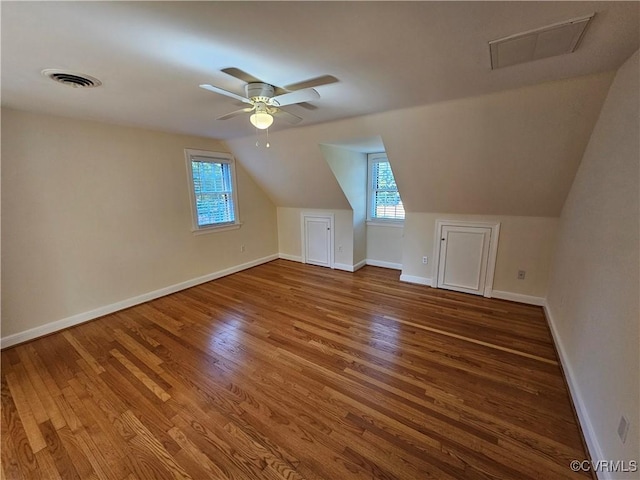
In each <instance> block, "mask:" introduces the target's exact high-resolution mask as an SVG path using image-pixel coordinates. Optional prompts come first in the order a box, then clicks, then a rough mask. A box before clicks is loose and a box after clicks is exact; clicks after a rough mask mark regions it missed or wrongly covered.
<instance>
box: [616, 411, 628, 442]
mask: <svg viewBox="0 0 640 480" xmlns="http://www.w3.org/2000/svg"><path fill="white" fill-rule="evenodd" d="M628 432H629V420H627V417H625V416H624V415H622V417H620V423H619V424H618V436H619V437H620V440H622V443H624V442H626V441H627V433H628Z"/></svg>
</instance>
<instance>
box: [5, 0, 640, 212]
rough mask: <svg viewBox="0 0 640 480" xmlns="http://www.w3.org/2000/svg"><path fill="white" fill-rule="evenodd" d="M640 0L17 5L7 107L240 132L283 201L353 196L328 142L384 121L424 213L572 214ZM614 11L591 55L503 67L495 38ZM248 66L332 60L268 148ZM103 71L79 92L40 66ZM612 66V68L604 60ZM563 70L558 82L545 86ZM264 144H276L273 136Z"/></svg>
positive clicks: (590, 39)
mask: <svg viewBox="0 0 640 480" xmlns="http://www.w3.org/2000/svg"><path fill="white" fill-rule="evenodd" d="M639 10H640V9H639V4H638V3H637V2H607V1H604V2H581V1H576V2H553V1H552V2H464V1H462V2H420V1H417V2H377V1H373V2H269V1H260V2H242V1H238V2H236V1H232V2H153V1H150V2H126V1H125V2H57V1H52V2H3V3H2V16H1V19H0V21H1V22H2V23H1V26H2V28H1V30H0V33H1V35H2V37H1V40H2V41H1V48H2V56H1V61H2V65H1V66H2V68H1V75H2V76H1V87H2V96H1V100H2V105H3V106H7V107H10V108H16V109H22V110H27V111H34V112H43V113H50V114H55V115H62V116H70V117H79V118H89V119H93V120H99V121H104V122H109V123H117V124H124V125H134V126H140V127H146V128H152V129H157V130H163V131H170V132H179V133H187V134H192V135H201V136H207V137H213V138H219V139H225V140H228V141H229V145H230V146H231V148H232V149H233V151H234V153H235V154H236V156H237V158H238V159H239V160H240V161H241V162H242V163H243V164H244V165H245V167H246V168H247V169H248V170H249V171H250V173H251V174H252V175H253V177H254V179H255V180H256V181H257V182H258V183H259V184H260V185H261V186H262V187H263V188H264V189H265V191H266V192H267V193H268V194H269V195H270V196H271V198H272V199H273V201H274V202H275V204H276V205H278V206H291V207H304V208H335V209H342V208H349V202H348V201H347V199H346V198H345V196H344V194H343V193H342V190H341V189H340V187H339V185H338V182H337V181H336V179H335V177H334V176H333V174H332V172H331V169H330V168H329V167H328V165H327V163H326V162H325V161H324V158H323V156H322V154H321V151H320V147H319V145H320V144H336V145H348V144H352V143H354V141H355V140H357V139H363V138H370V137H375V136H378V135H379V136H380V137H381V138H382V140H383V142H384V144H385V146H386V147H387V152H388V154H389V158H390V160H391V162H392V165H393V170H394V172H395V175H396V177H397V181H398V185H399V187H400V191H401V195H402V197H403V201H404V202H405V206H406V208H407V210H408V211H423V212H436V211H437V212H454V213H458V212H459V213H484V214H499V213H503V214H512V215H541V216H544V215H551V216H554V215H558V213H559V211H560V209H561V207H562V203H563V201H564V198H565V196H566V194H567V191H568V188H569V186H570V183H571V181H572V178H573V175H574V173H575V171H576V167H577V165H578V163H579V161H580V157H581V154H582V151H583V149H584V146H585V145H586V142H587V139H588V136H589V133H590V131H591V128H592V126H593V124H594V122H595V118H596V116H597V113H598V111H599V108H600V105H601V103H602V99H603V98H604V95H605V93H606V89H607V87H608V85H609V82H610V79H611V73H606V72H613V71H614V70H615V69H617V68H618V67H619V66H620V65H621V64H622V63H623V62H624V61H625V60H626V59H627V58H628V57H629V56H630V55H631V54H632V53H633V52H634V51H636V50H637V49H638V45H639V42H640V29H639V28H638V27H639ZM593 12H595V13H596V16H595V18H594V20H593V24H592V25H591V26H590V27H589V29H588V31H587V34H586V36H585V37H584V39H583V41H582V43H581V45H580V47H579V48H578V50H577V51H576V52H575V53H572V54H568V55H563V56H558V57H553V58H547V59H542V60H538V61H535V62H530V63H525V64H520V65H516V66H513V67H508V68H502V69H498V70H494V71H492V70H491V69H490V58H489V50H488V44H487V42H488V41H490V40H494V39H497V38H500V37H503V36H507V35H511V34H514V33H518V32H522V31H525V30H530V29H534V28H538V27H542V26H545V25H549V24H552V23H555V22H559V21H563V20H568V19H571V18H575V17H578V16H581V15H585V14H589V13H593ZM226 67H237V68H240V69H242V70H245V71H247V72H249V73H251V74H252V75H254V76H256V77H259V78H261V79H263V80H265V81H268V82H270V83H273V84H276V85H286V84H289V83H295V82H298V81H301V80H305V79H309V78H313V77H317V76H319V75H324V74H329V75H333V76H335V77H336V78H337V79H338V80H339V82H337V83H334V84H331V85H325V86H321V87H318V91H319V93H320V95H321V98H320V99H319V100H317V101H315V102H314V105H315V106H316V107H317V108H316V109H314V110H306V109H303V108H302V107H300V106H291V107H290V109H291V111H292V112H293V113H296V114H298V115H300V116H302V117H303V119H304V120H303V122H302V123H301V124H300V125H301V126H298V127H290V126H288V125H286V124H284V123H283V122H281V121H276V123H275V124H274V126H273V127H272V128H271V129H270V134H271V145H272V146H271V148H270V149H268V150H266V149H264V148H256V147H255V141H256V138H255V133H254V130H253V129H252V128H251V127H250V124H249V122H248V120H247V118H246V117H236V118H234V119H232V120H226V121H218V120H216V117H218V116H220V115H223V114H225V113H227V112H229V111H231V110H235V109H236V108H238V107H237V106H236V105H235V104H234V101H233V100H231V99H229V98H228V97H225V96H222V95H217V94H214V93H211V92H207V91H204V90H202V89H199V88H198V85H199V84H201V83H214V84H217V85H219V86H221V87H223V88H226V89H228V90H231V91H234V92H237V93H242V89H243V86H244V84H243V82H241V81H240V80H238V79H236V78H233V77H231V76H229V75H226V74H224V73H222V72H221V69H223V68H226ZM45 68H63V69H69V70H73V71H78V72H81V73H87V74H90V75H93V76H95V77H97V78H99V79H100V80H101V81H102V82H103V86H102V87H100V88H96V89H73V88H69V87H66V86H63V85H60V84H56V83H54V82H52V81H50V80H49V79H47V78H45V77H44V76H43V75H41V74H40V72H41V70H42V69H45ZM603 72H605V73H603ZM545 82H546V83H545ZM261 141H263V142H264V141H265V140H264V139H261Z"/></svg>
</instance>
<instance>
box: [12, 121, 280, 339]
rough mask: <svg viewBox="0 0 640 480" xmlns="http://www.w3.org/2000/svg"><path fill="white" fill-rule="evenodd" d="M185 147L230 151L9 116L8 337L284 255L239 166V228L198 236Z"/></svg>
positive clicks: (260, 199) (173, 138) (271, 215)
mask: <svg viewBox="0 0 640 480" xmlns="http://www.w3.org/2000/svg"><path fill="white" fill-rule="evenodd" d="M187 147H189V148H197V149H203V150H213V151H228V150H227V148H226V147H225V145H224V144H222V143H220V142H217V141H215V140H211V139H205V138H198V137H189V136H182V135H174V134H167V133H160V132H155V131H149V130H142V129H137V128H127V127H120V126H113V125H107V124H103V123H96V122H90V121H80V120H71V119H66V118H61V117H53V116H46V115H38V114H31V113H25V112H21V111H14V110H9V109H3V111H2V160H3V165H2V168H3V169H2V286H3V288H2V336H3V338H4V337H6V336H7V335H11V334H16V333H19V332H23V331H25V330H28V329H31V328H35V327H40V326H42V325H45V324H48V323H50V322H54V321H57V320H62V319H65V318H67V317H70V316H73V315H76V314H80V313H84V312H87V311H90V310H93V309H97V308H100V307H103V306H105V305H109V304H112V303H115V302H120V301H123V300H125V299H129V298H131V297H135V296H138V295H142V294H145V293H148V292H151V291H154V290H157V289H161V288H164V287H167V286H170V285H174V284H177V283H180V282H184V281H187V280H190V279H194V278H196V277H199V276H202V275H206V274H211V273H213V272H216V271H219V270H223V269H225V268H229V267H233V266H237V265H240V264H243V263H246V262H250V261H252V260H255V259H259V258H262V257H265V256H268V255H273V254H276V253H277V251H278V250H277V248H278V245H277V231H276V210H275V207H274V206H273V204H272V203H271V201H270V200H269V198H268V197H267V196H266V195H265V194H264V193H263V192H262V190H260V189H259V188H258V187H257V186H256V184H255V183H254V182H253V181H252V179H251V178H250V177H249V176H248V175H247V173H246V171H245V170H244V168H242V165H241V164H238V165H237V175H238V193H239V200H238V201H239V206H240V219H241V221H242V222H243V225H242V227H241V228H240V229H237V230H232V231H227V232H219V233H213V234H207V235H197V236H194V235H193V234H192V233H191V213H190V206H189V195H188V190H187V177H186V168H185V160H184V149H185V148H187ZM241 244H244V245H245V246H246V251H245V252H240V248H239V246H240V245H241Z"/></svg>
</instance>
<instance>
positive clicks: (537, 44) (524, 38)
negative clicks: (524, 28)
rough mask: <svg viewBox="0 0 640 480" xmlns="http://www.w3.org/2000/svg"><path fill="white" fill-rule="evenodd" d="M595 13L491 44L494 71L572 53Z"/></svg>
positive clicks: (493, 41) (518, 34) (501, 39)
mask: <svg viewBox="0 0 640 480" xmlns="http://www.w3.org/2000/svg"><path fill="white" fill-rule="evenodd" d="M594 15H595V13H592V14H591V15H585V16H584V17H580V18H574V19H573V20H567V21H564V22H560V23H554V24H553V25H549V26H547V27H542V28H537V29H535V30H529V31H528V32H523V33H516V34H515V35H509V36H508V37H504V38H500V39H498V40H492V41H490V42H489V49H490V51H491V69H492V70H495V69H496V68H502V67H508V66H509V65H516V64H518V63H523V62H531V61H533V60H539V59H541V58H547V57H554V56H556V55H564V54H565V53H571V52H573V51H575V49H576V48H578V45H579V44H580V40H582V37H583V36H584V32H585V31H586V29H587V26H588V25H589V22H590V21H591V19H592V18H593V16H594Z"/></svg>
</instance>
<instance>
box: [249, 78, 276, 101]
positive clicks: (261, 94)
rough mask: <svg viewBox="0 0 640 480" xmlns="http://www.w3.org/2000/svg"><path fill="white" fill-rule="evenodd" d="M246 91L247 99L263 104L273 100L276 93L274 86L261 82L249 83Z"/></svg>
mask: <svg viewBox="0 0 640 480" xmlns="http://www.w3.org/2000/svg"><path fill="white" fill-rule="evenodd" d="M245 90H246V92H247V98H250V99H251V100H253V101H254V102H263V103H268V101H269V99H270V98H272V97H273V95H274V93H275V90H274V88H273V85H269V84H268V83H261V82H254V83H247V85H246V86H245Z"/></svg>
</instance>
